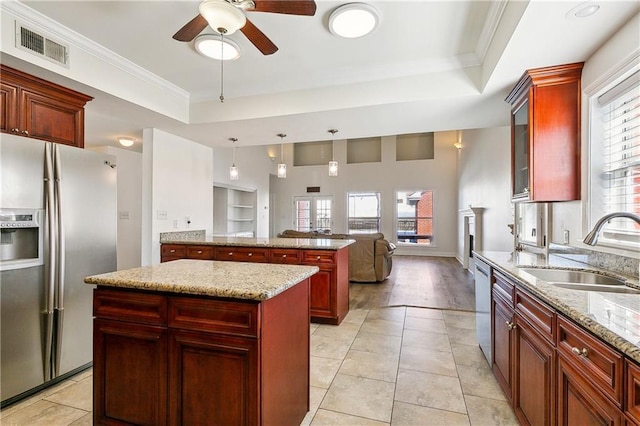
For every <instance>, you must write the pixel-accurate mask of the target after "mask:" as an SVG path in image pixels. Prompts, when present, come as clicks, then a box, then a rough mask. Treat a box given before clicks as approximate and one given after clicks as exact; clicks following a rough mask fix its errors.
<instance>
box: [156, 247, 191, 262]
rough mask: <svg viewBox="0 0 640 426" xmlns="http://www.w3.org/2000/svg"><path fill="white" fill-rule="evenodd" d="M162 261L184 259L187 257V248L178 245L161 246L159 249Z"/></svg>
mask: <svg viewBox="0 0 640 426" xmlns="http://www.w3.org/2000/svg"><path fill="white" fill-rule="evenodd" d="M160 255H161V257H162V261H163V262H166V261H167V260H175V259H184V258H185V257H187V247H186V246H183V245H180V244H162V247H161V248H160Z"/></svg>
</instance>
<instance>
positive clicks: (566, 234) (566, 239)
mask: <svg viewBox="0 0 640 426" xmlns="http://www.w3.org/2000/svg"><path fill="white" fill-rule="evenodd" d="M562 244H569V230H568V229H565V230H564V231H563V232H562Z"/></svg>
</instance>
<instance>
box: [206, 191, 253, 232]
mask: <svg viewBox="0 0 640 426" xmlns="http://www.w3.org/2000/svg"><path fill="white" fill-rule="evenodd" d="M213 233H214V234H216V235H228V236H239V235H242V236H249V237H253V236H255V233H256V191H255V190H252V189H242V188H234V187H229V186H221V185H220V186H219V185H214V187H213Z"/></svg>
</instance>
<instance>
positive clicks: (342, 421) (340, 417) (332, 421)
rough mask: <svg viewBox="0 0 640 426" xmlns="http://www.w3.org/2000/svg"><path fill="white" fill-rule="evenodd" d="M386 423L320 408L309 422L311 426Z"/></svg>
mask: <svg viewBox="0 0 640 426" xmlns="http://www.w3.org/2000/svg"><path fill="white" fill-rule="evenodd" d="M388 424H389V423H386V422H379V421H377V420H371V419H366V418H364V417H357V416H351V415H349V414H343V413H336V412H335V411H329V410H322V409H320V410H318V412H317V414H316V416H315V417H314V418H313V421H312V422H311V426H334V425H335V426H341V425H342V426H384V425H388Z"/></svg>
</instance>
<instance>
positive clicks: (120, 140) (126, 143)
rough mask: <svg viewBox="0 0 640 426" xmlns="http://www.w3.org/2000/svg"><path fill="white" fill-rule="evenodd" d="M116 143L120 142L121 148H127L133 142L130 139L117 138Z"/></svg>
mask: <svg viewBox="0 0 640 426" xmlns="http://www.w3.org/2000/svg"><path fill="white" fill-rule="evenodd" d="M118 142H120V145H122V146H126V147H129V146H132V145H133V142H134V140H133V139H131V138H118Z"/></svg>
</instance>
